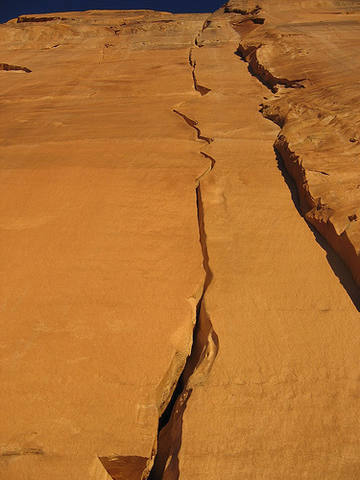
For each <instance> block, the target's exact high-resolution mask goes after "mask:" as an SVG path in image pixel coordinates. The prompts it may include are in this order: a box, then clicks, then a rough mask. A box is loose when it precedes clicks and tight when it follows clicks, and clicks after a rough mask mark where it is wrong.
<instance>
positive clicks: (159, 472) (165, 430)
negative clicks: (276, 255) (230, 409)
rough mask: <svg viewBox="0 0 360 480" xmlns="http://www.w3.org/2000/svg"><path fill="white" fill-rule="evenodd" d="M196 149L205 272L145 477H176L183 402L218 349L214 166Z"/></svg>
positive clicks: (172, 479) (165, 479)
mask: <svg viewBox="0 0 360 480" xmlns="http://www.w3.org/2000/svg"><path fill="white" fill-rule="evenodd" d="M175 113H177V114H178V115H180V116H181V117H182V118H184V120H185V121H186V122H187V123H188V124H189V125H191V126H192V127H193V128H194V129H195V130H196V132H197V136H198V138H200V139H203V140H204V141H207V140H206V139H207V137H203V136H202V135H201V131H200V129H199V128H198V127H197V122H195V121H194V120H191V119H189V118H188V117H186V116H185V115H184V114H182V113H180V112H178V111H175ZM200 153H201V154H202V155H203V156H204V157H206V158H208V159H209V160H210V165H209V168H208V169H207V170H206V171H205V172H204V173H203V174H202V175H201V176H200V177H199V178H198V179H197V180H196V190H195V191H196V207H197V218H198V227H199V241H200V245H201V251H202V256H203V268H204V272H205V276H204V284H203V290H202V294H201V297H200V300H199V302H198V304H197V309H196V323H195V327H194V331H193V344H192V349H191V354H190V356H189V357H188V359H187V361H186V364H185V368H184V370H183V372H182V374H181V376H180V378H179V381H178V383H177V386H176V388H175V390H174V393H173V396H172V399H171V400H170V402H169V404H168V407H167V408H166V410H165V412H164V413H163V415H162V416H161V417H160V419H159V430H158V448H157V454H156V456H155V460H154V466H153V468H152V471H151V473H150V476H149V480H177V479H178V478H179V474H180V471H179V459H178V453H179V451H180V447H181V440H182V421H183V415H184V412H185V409H186V404H187V401H188V400H189V398H190V396H191V394H192V392H193V389H194V387H196V386H199V385H202V384H204V383H205V381H206V379H207V377H208V375H209V373H210V371H211V368H212V365H213V363H214V360H215V358H216V355H217V352H218V349H219V341H218V337H217V335H216V333H215V331H214V329H213V326H212V323H211V320H210V317H209V315H208V312H207V311H206V305H205V294H206V292H207V289H208V287H209V285H210V283H211V281H212V278H213V274H212V271H211V269H210V266H209V254H208V250H207V243H206V231H205V220H204V206H203V201H202V195H201V179H202V178H203V177H204V176H205V175H207V174H209V173H210V172H211V171H212V169H213V168H214V166H215V160H214V159H213V158H212V157H211V156H210V155H208V154H206V153H205V152H200Z"/></svg>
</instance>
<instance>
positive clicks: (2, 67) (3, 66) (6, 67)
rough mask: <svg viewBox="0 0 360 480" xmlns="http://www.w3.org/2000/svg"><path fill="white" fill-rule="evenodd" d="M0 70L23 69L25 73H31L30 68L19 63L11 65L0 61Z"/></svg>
mask: <svg viewBox="0 0 360 480" xmlns="http://www.w3.org/2000/svg"><path fill="white" fill-rule="evenodd" d="M0 70H5V71H7V72H9V71H11V70H16V71H23V72H25V73H31V70H30V68H27V67H20V66H19V65H9V64H8V63H0Z"/></svg>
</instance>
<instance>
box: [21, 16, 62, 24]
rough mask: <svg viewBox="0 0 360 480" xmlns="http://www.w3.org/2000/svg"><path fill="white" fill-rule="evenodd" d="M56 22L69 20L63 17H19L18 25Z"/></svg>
mask: <svg viewBox="0 0 360 480" xmlns="http://www.w3.org/2000/svg"><path fill="white" fill-rule="evenodd" d="M54 20H68V19H67V18H62V17H23V16H21V17H18V19H17V23H41V22H53V21H54Z"/></svg>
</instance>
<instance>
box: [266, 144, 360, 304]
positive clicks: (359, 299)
mask: <svg viewBox="0 0 360 480" xmlns="http://www.w3.org/2000/svg"><path fill="white" fill-rule="evenodd" d="M274 151H275V155H276V160H277V166H278V169H279V170H280V172H281V175H282V177H283V179H284V181H285V183H286V185H287V186H288V188H289V191H290V193H291V198H292V201H293V203H294V205H295V207H296V210H297V211H298V213H299V215H301V217H302V218H303V219H304V221H305V222H306V224H307V226H308V227H309V229H310V230H311V232H312V233H313V235H314V238H315V240H316V242H317V243H318V244H319V245H320V247H321V248H322V249H323V250H324V251H325V252H326V259H327V261H328V263H329V265H330V267H331V269H332V271H333V272H334V274H335V275H336V276H337V278H338V279H339V281H340V283H341V285H342V286H343V288H344V289H345V290H346V292H347V294H348V295H349V297H350V298H351V301H352V302H353V304H354V306H355V308H356V309H357V310H358V311H360V290H359V287H358V286H357V284H356V283H355V280H354V278H353V277H352V275H351V273H350V271H349V269H348V268H347V266H346V264H345V263H344V262H343V260H342V259H341V257H340V256H339V255H338V254H337V253H336V252H335V250H334V249H333V248H332V247H331V246H330V244H329V243H328V242H327V240H326V239H325V238H324V237H323V236H322V235H321V234H320V233H319V232H318V230H316V228H315V227H314V226H313V225H312V224H311V223H310V222H308V221H307V219H306V217H305V216H304V213H303V210H302V208H301V204H300V203H301V202H300V198H299V192H298V189H297V186H296V183H295V181H294V179H293V178H292V177H291V175H290V173H289V172H288V170H287V168H286V166H285V162H284V160H283V158H282V156H281V154H280V152H279V151H278V150H277V148H276V147H274Z"/></svg>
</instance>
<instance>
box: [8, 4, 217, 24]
mask: <svg viewBox="0 0 360 480" xmlns="http://www.w3.org/2000/svg"><path fill="white" fill-rule="evenodd" d="M225 1H226V0H219V1H217V0H195V1H194V0H193V1H191V0H117V1H116V0H50V1H49V0H47V1H46V0H0V22H6V21H7V20H10V19H11V18H15V17H17V16H18V15H21V14H27V13H48V12H66V11H71V10H96V9H98V10H101V9H109V10H128V9H134V10H138V9H150V10H166V11H168V12H176V13H180V12H213V11H214V10H216V9H217V8H219V7H221V5H222V4H223V3H225Z"/></svg>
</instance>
